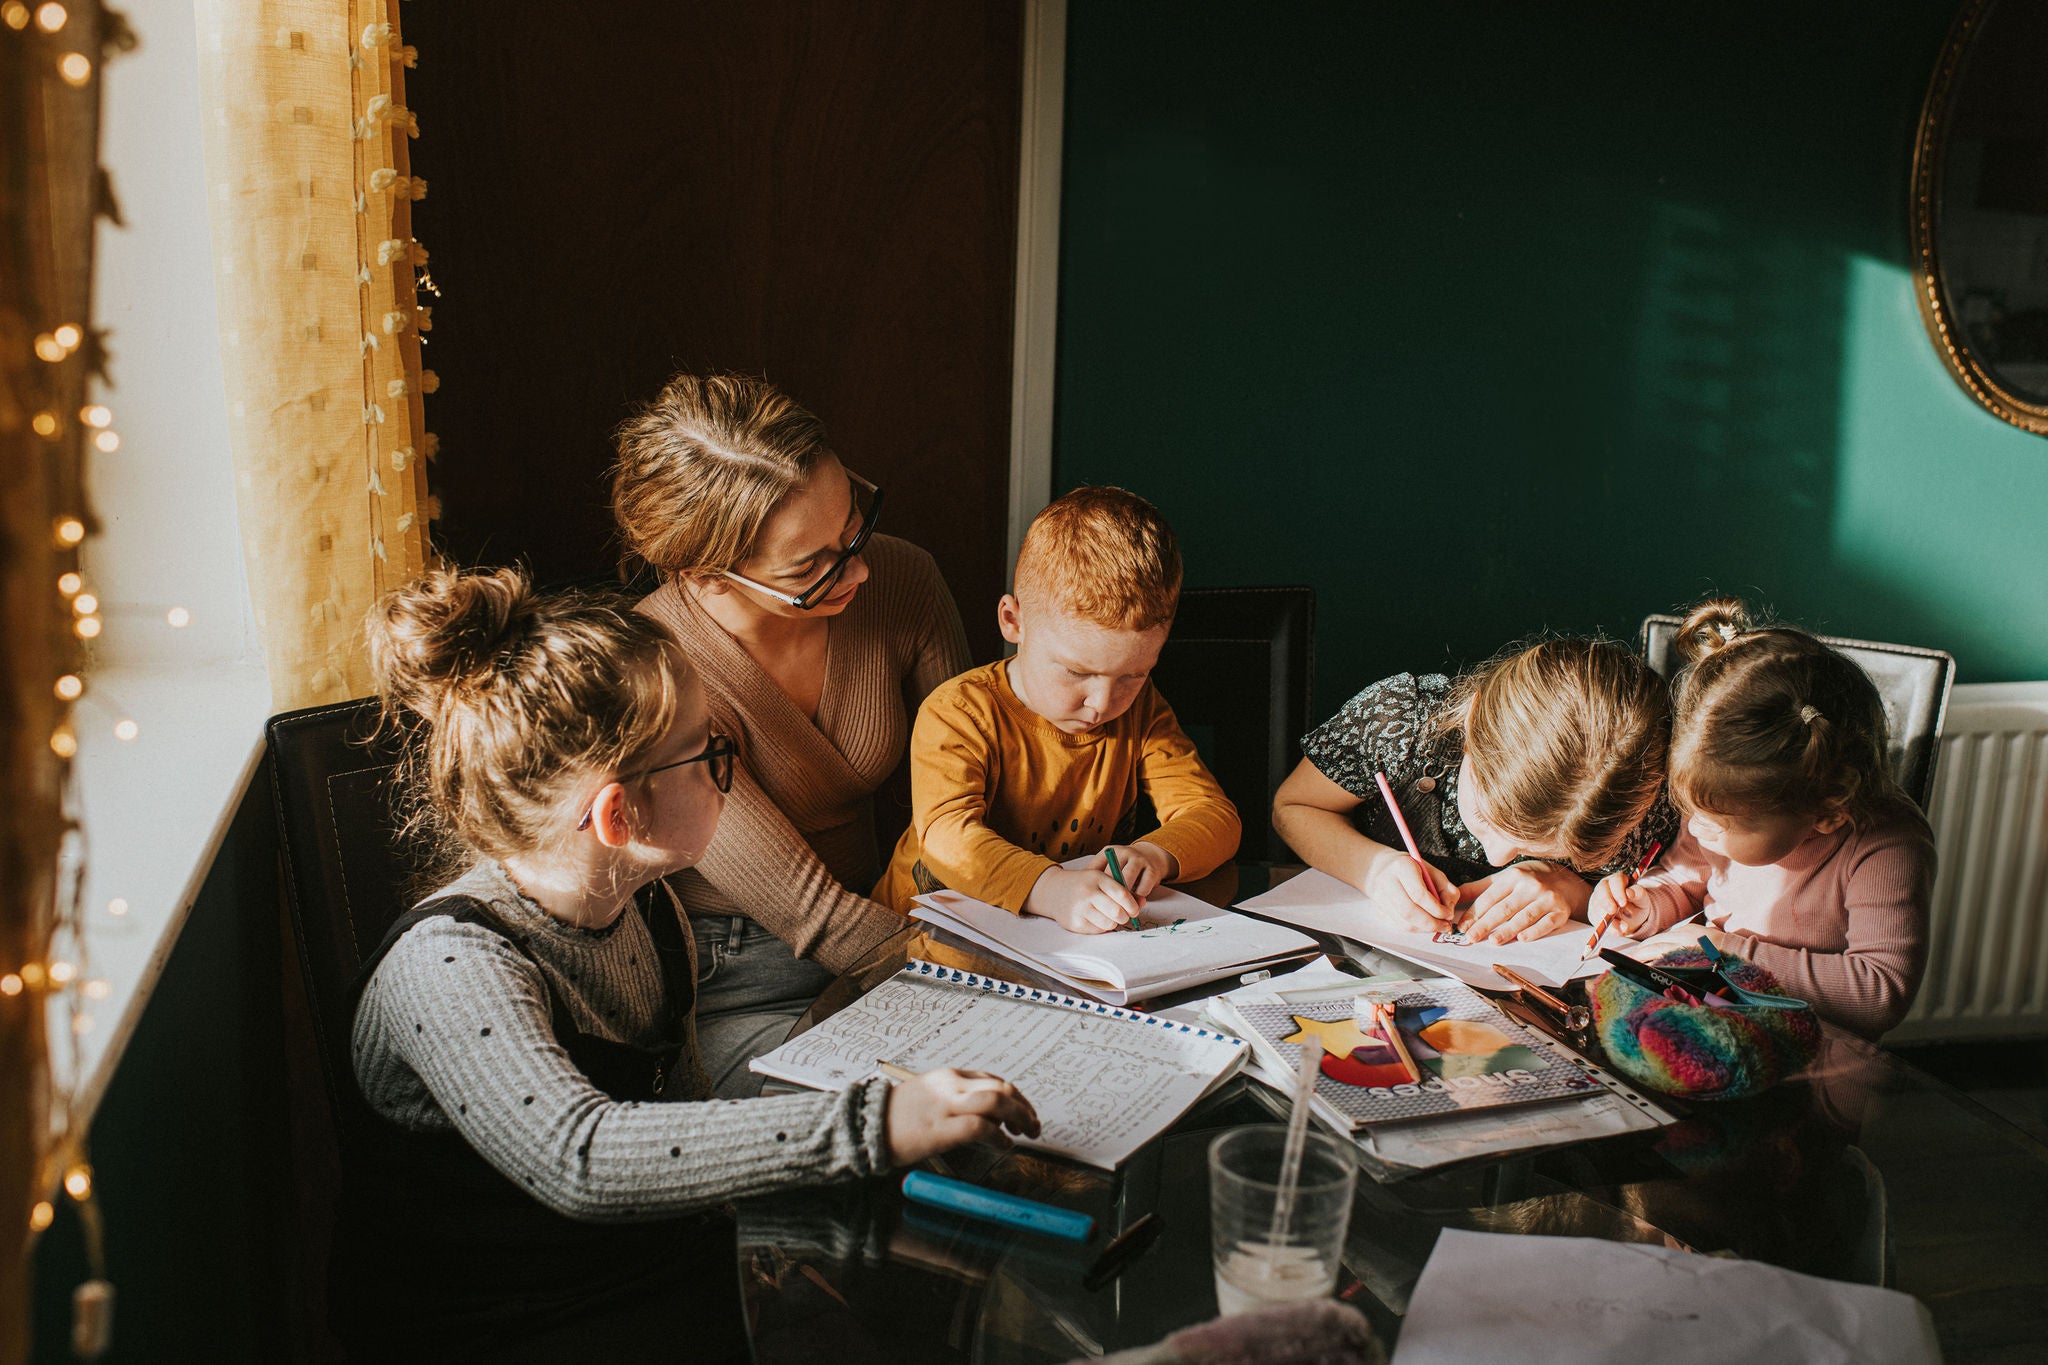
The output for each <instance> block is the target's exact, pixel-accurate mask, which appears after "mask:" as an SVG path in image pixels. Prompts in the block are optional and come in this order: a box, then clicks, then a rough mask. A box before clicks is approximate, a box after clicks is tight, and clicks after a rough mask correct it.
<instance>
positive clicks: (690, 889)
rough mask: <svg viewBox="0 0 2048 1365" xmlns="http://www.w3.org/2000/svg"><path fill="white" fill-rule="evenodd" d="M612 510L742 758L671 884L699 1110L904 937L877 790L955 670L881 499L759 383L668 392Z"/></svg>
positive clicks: (652, 413)
mask: <svg viewBox="0 0 2048 1365" xmlns="http://www.w3.org/2000/svg"><path fill="white" fill-rule="evenodd" d="M618 450H619V459H618V463H617V464H616V465H615V466H614V468H613V471H612V510H613V513H614V515H615V516H616V518H617V520H618V524H619V529H620V532H621V534H622V536H623V538H624V540H625V543H626V545H627V546H628V547H629V549H630V550H631V552H632V554H633V555H635V556H637V557H638V558H639V559H641V560H644V561H645V562H646V563H647V564H648V565H650V566H652V568H653V569H654V570H655V572H656V573H658V574H659V575H660V577H661V580H662V583H661V586H660V587H659V588H658V589H657V590H656V591H655V592H653V593H652V594H650V595H649V596H648V597H647V598H646V599H645V600H643V601H642V602H641V603H640V609H641V610H642V611H643V612H645V613H647V614H648V615H649V616H651V617H653V618H654V619H655V620H657V621H659V622H660V623H661V624H662V625H664V626H666V627H667V628H668V630H669V631H670V633H671V634H672V635H674V637H675V638H676V639H677V640H679V641H681V642H682V645H683V647H684V649H685V650H686V651H687V652H688V654H689V655H690V658H691V659H692V660H693V661H694V662H695V663H696V665H697V668H698V671H699V673H700V675H701V676H702V678H703V680H704V687H705V691H706V693H707V694H708V695H709V697H710V704H711V710H712V714H713V715H714V716H715V717H716V719H717V725H718V728H719V729H720V730H721V731H724V732H725V733H728V734H731V735H732V736H733V737H734V738H735V739H736V740H737V741H738V742H739V749H740V759H739V771H738V774H737V776H736V777H735V778H734V781H733V791H732V799H731V802H730V803H729V805H728V806H727V809H726V815H725V820H724V822H723V823H722V824H721V825H720V826H719V832H718V837H717V838H716V839H715V840H713V841H712V843H711V846H710V847H709V848H708V849H706V850H705V852H704V856H703V858H701V859H700V860H698V862H697V865H696V866H695V867H694V868H693V869H691V870H690V871H689V872H686V873H684V874H682V875H681V876H679V877H677V878H676V879H675V882H674V884H675V886H676V890H677V892H678V894H680V895H681V897H682V899H683V903H684V905H685V906H686V907H688V909H689V912H690V920H691V924H692V927H693V930H694V932H695V933H696V936H697V946H698V960H699V963H700V970H701V971H702V973H703V975H702V978H701V980H700V981H699V983H698V984H699V987H700V996H699V1004H698V1037H699V1041H700V1044H701V1046H702V1049H703V1056H704V1060H705V1065H706V1067H707V1069H708V1070H709V1071H710V1073H711V1077H712V1082H713V1085H714V1087H715V1093H717V1094H718V1095H720V1096H721V1097H734V1096H742V1095H749V1094H752V1093H754V1091H755V1088H756V1087H757V1085H758V1084H759V1078H758V1077H755V1076H753V1075H751V1074H750V1073H749V1072H748V1071H747V1067H746V1064H747V1061H748V1059H749V1058H752V1057H755V1056H758V1055H759V1054H761V1053H763V1052H765V1051H767V1050H768V1049H770V1048H772V1047H774V1046H775V1045H776V1044H778V1043H780V1042H781V1041H782V1039H783V1037H784V1035H785V1034H787V1032H788V1031H789V1026H790V1024H791V1023H792V1022H793V1021H794V1020H795V1019H796V1017H797V1016H798V1015H799V1014H801V1013H802V1012H803V1011H804V1009H805V1008H807V1007H808V1006H809V1004H810V1002H811V1001H812V1000H813V999H814V998H815V997H816V996H817V994H818V992H819V991H820V990H821V989H823V988H824V986H825V985H826V984H827V983H828V982H829V981H831V979H832V978H833V976H834V975H835V974H837V973H838V972H841V971H843V970H845V969H846V968H848V967H849V966H851V965H852V964H853V963H855V962H857V961H859V960H860V958H861V957H863V956H864V955H865V954H866V953H867V952H868V951H869V950H870V949H872V948H874V947H875V946H876V945H877V944H879V943H880V942H881V941H882V940H883V939H885V938H887V937H888V936H889V935H890V934H893V933H896V932H898V931H899V930H901V928H902V927H903V920H902V917H901V916H899V915H897V914H896V913H895V912H894V911H892V910H890V909H889V908H888V907H886V906H884V905H882V904H881V903H879V902H877V901H874V900H872V899H870V898H869V895H868V892H869V890H870V889H871V888H872V887H873V886H874V884H875V882H876V880H877V879H878V878H879V877H880V876H881V872H882V850H881V849H880V848H879V847H878V845H877V840H876V837H875V824H874V792H875V789H876V788H877V787H878V786H880V785H881V784H882V782H883V781H884V780H886V779H887V778H888V777H889V775H890V774H891V773H893V772H895V771H896V769H897V767H898V765H899V764H900V763H901V762H902V760H903V755H904V753H905V751H906V749H907V748H908V745H909V741H910V722H911V718H912V716H913V715H914V714H915V713H916V710H917V707H918V704H919V703H920V702H922V701H923V700H924V697H925V694H926V693H928V692H930V691H931V690H932V689H933V688H934V687H936V686H937V685H938V684H940V683H942V682H944V681H945V680H946V679H948V678H951V677H953V676H954V675H955V674H958V673H961V672H963V671H965V670H966V669H967V667H968V666H969V664H970V663H971V662H972V660H971V659H970V658H969V657H968V653H967V639H966V635H965V633H964V632H963V631H962V629H961V626H960V614H959V611H958V610H957V609H956V608H955V607H954V605H953V598H952V595H951V594H950V593H948V592H947V590H946V585H945V581H944V580H943V579H942V578H940V576H939V571H938V567H937V565H935V564H934V563H933V562H932V558H931V556H930V555H928V554H926V553H925V552H924V551H923V550H921V549H919V548H918V547H916V546H915V545H912V544H910V543H909V542H907V541H903V540H898V539H895V538H894V537H891V536H885V535H877V534H875V528H876V524H877V522H878V521H879V519H880V516H881V512H882V502H883V497H882V493H881V490H879V489H877V488H876V487H875V486H874V485H873V484H871V483H870V482H868V481H867V480H866V479H864V478H862V477H861V476H860V475H859V474H858V473H855V472H854V471H852V470H850V469H848V468H846V466H845V465H843V464H842V463H840V461H839V458H838V457H837V456H836V455H835V454H834V453H833V452H832V450H831V448H830V446H829V445H828V444H827V443H826V439H825V429H824V427H823V425H822V424H821V423H820V422H819V421H818V419H817V418H816V417H814V416H812V415H811V414H810V413H809V412H807V411H806V410H804V409H803V408H802V407H800V406H798V405H797V404H796V403H795V402H793V401H791V400H790V398H789V397H788V396H787V395H785V394H783V393H782V392H781V391H780V390H778V389H776V388H775V387H774V386H773V385H771V384H769V383H768V382H766V381H765V380H761V379H755V378H748V377H745V376H738V375H712V376H699V375H690V374H685V375H678V376H676V377H675V378H674V379H672V380H670V381H669V383H668V385H667V386H666V387H665V388H663V389H662V391H661V393H660V394H659V395H658V396H657V397H656V398H655V399H654V401H653V402H651V403H649V404H647V405H646V407H644V408H643V409H642V410H641V411H640V412H639V413H637V414H636V415H635V416H634V417H633V418H632V419H631V420H630V421H628V422H627V423H626V425H625V426H624V427H622V428H621V429H620V430H619V433H618Z"/></svg>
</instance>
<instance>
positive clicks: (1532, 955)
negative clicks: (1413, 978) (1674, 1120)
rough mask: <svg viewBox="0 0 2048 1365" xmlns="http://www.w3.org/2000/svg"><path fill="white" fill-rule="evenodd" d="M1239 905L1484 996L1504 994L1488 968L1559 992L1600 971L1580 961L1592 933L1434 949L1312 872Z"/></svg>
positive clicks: (1614, 941) (1578, 928) (1579, 929)
mask: <svg viewBox="0 0 2048 1365" xmlns="http://www.w3.org/2000/svg"><path fill="white" fill-rule="evenodd" d="M1239 905H1240V908H1242V909H1245V910H1251V911H1255V912H1257V913H1258V914H1261V915H1265V916H1267V917H1268V918H1270V919H1276V920H1280V921H1282V922H1284V923H1287V924H1293V925H1297V926H1299V927H1300V928H1303V929H1309V930H1313V931H1315V932H1317V933H1323V934H1339V935H1342V936H1343V937H1345V938H1351V939H1357V940H1358V941H1359V942H1361V943H1370V944H1371V945H1372V946H1373V947H1375V948H1380V949H1383V950H1385V951H1386V952H1389V953H1393V954H1394V955H1395V956H1397V957H1403V958H1406V959H1407V960H1408V961H1410V962H1416V963H1420V964H1421V965H1423V966H1425V967H1428V968H1430V969H1431V970H1432V971H1436V972H1441V973H1443V974H1444V975H1446V976H1454V977H1456V978H1458V979H1459V980H1460V981H1462V982H1464V983H1465V984H1466V985H1468V986H1477V987H1480V988H1482V989H1485V990H1495V991H1497V990H1502V989H1504V988H1506V986H1507V982H1506V981H1505V980H1504V979H1503V978H1502V977H1501V976H1500V974H1499V973H1497V972H1495V971H1494V970H1493V967H1494V964H1495V963H1499V964H1501V965H1502V966H1505V967H1513V968H1514V969H1515V970H1517V971H1519V972H1522V973H1524V974H1525V975H1527V976H1529V977H1531V978H1533V979H1534V980H1535V981H1537V982H1538V983H1539V984H1542V985H1546V986H1561V985H1563V984H1564V982H1565V981H1566V980H1567V979H1569V978H1571V977H1574V976H1597V975H1599V974H1600V973H1601V972H1604V971H1606V970H1607V964H1606V963H1604V962H1602V961H1601V960H1600V959H1599V958H1598V957H1595V958H1594V959H1593V960H1592V961H1591V962H1590V963H1585V962H1583V961H1582V960H1583V959H1584V957H1585V955H1586V939H1587V938H1588V937H1589V936H1590V935H1591V933H1592V930H1591V929H1589V928H1588V927H1587V926H1586V925H1584V924H1582V923H1579V922H1578V921H1576V920H1574V921H1572V926H1573V927H1572V928H1570V929H1567V930H1565V931H1564V932H1563V933H1559V934H1552V935H1551V936H1550V937H1549V938H1541V939H1537V940H1535V941H1534V942H1531V943H1470V944H1462V945H1461V944H1450V943H1437V942H1434V941H1432V939H1431V938H1430V935H1429V934H1428V933H1427V932H1426V931H1423V930H1418V929H1411V928H1409V927H1408V925H1407V924H1406V922H1404V921H1403V920H1401V919H1400V918H1399V917H1398V916H1396V915H1394V914H1392V913H1391V912H1389V911H1386V910H1383V909H1381V908H1380V907H1379V906H1377V905H1375V904H1373V902H1372V901H1371V900H1370V899H1368V898H1367V897H1366V895H1365V894H1364V893H1363V892H1361V891H1358V890H1356V889H1355V888H1353V887H1350V886H1347V885H1345V884H1344V883H1343V882H1340V881H1338V880H1337V879H1336V878H1335V877H1332V876H1330V875H1329V874H1328V873H1325V872H1318V871H1316V870H1315V869H1314V868H1309V869H1308V870H1307V871H1305V872H1303V873H1301V874H1300V875H1299V876H1295V877H1290V878H1288V879H1287V880H1286V881H1284V882H1282V883H1281V884H1280V885H1278V886H1276V887H1274V888H1273V889H1272V890H1271V891H1268V892H1265V893H1264V894H1262V895H1257V896H1253V897H1252V898H1251V899H1250V900H1247V901H1242V902H1240V903H1239ZM1620 942H1621V940H1619V939H1618V938H1616V936H1614V935H1612V934H1610V935H1608V938H1607V944H1606V946H1608V947H1617V946H1619V945H1620Z"/></svg>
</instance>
